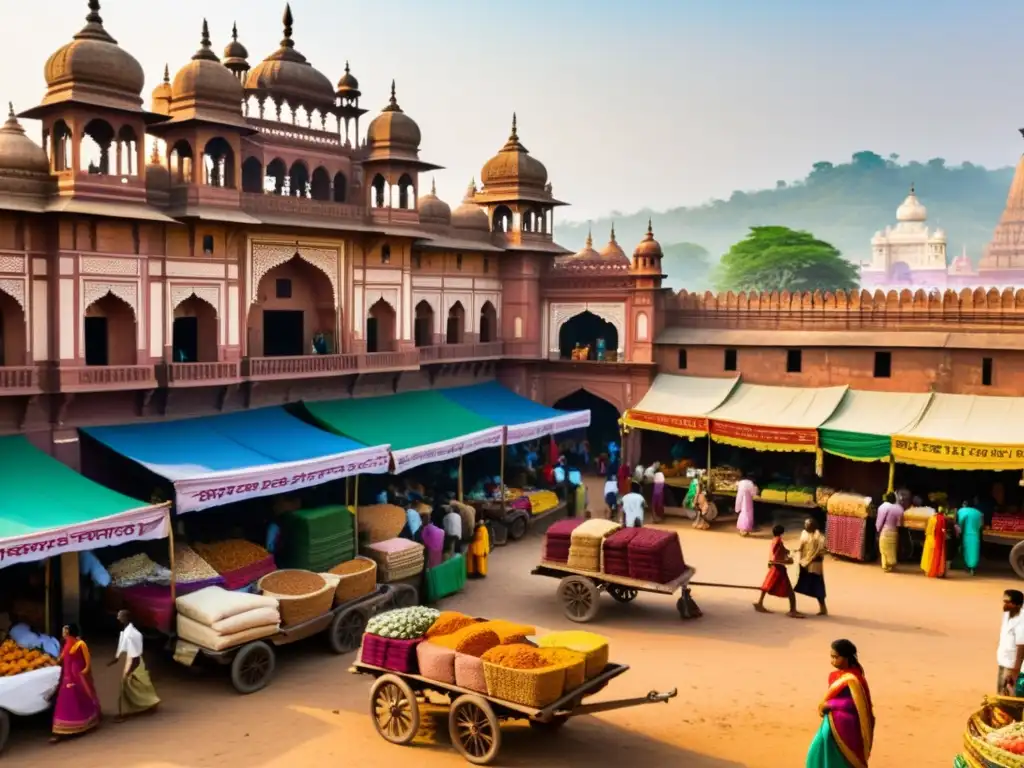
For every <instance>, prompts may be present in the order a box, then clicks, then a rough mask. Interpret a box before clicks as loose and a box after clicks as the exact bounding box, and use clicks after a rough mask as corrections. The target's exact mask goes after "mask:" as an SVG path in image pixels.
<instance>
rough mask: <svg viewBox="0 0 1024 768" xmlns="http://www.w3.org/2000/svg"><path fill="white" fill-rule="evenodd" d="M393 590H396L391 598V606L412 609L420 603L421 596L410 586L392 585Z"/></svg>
mask: <svg viewBox="0 0 1024 768" xmlns="http://www.w3.org/2000/svg"><path fill="white" fill-rule="evenodd" d="M391 589H392V590H394V591H393V594H392V596H391V604H392V605H393V606H394V607H395V608H411V607H412V606H414V605H418V604H419V602H420V596H419V593H417V592H416V589H415V587H411V586H409V585H408V584H392V585H391Z"/></svg>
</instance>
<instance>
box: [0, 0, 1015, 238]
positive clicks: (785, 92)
mask: <svg viewBox="0 0 1024 768" xmlns="http://www.w3.org/2000/svg"><path fill="white" fill-rule="evenodd" d="M0 3H2V4H3V6H4V11H5V13H4V18H5V21H6V22H7V24H6V25H5V27H6V29H7V34H5V35H4V45H3V47H2V48H0V99H2V100H3V101H6V100H13V101H14V104H15V107H16V108H17V109H18V110H19V111H20V110H22V109H26V108H28V107H30V106H32V105H34V104H36V103H37V102H38V101H39V99H40V98H41V96H42V95H43V92H44V81H43V65H44V63H45V61H46V58H47V57H48V56H49V54H50V53H51V52H52V51H53V50H55V49H56V48H57V47H59V46H60V45H62V44H63V43H64V42H66V41H67V40H69V39H70V38H71V36H72V35H73V34H74V33H75V32H76V31H77V30H78V29H79V28H80V27H81V26H82V24H83V21H84V18H85V14H86V13H87V7H86V6H87V3H86V0H39V1H37V2H24V1H23V0H0ZM283 7H284V3H283V2H282V1H281V0H247V1H246V2H242V1H241V0H216V1H215V2H213V1H212V0H175V1H174V2H173V3H171V2H164V3H160V2H154V3H143V2H138V0H134V1H133V2H130V1H129V0H104V1H103V2H102V15H103V18H104V22H105V24H106V27H107V29H108V31H109V32H110V33H111V34H112V35H113V36H114V37H115V38H116V39H117V40H118V42H119V43H120V44H121V45H122V46H123V47H124V48H125V49H127V50H128V51H130V52H131V53H132V54H133V55H134V56H135V57H136V58H137V59H138V60H139V61H140V62H141V63H142V66H143V68H144V70H145V72H146V78H147V82H146V90H145V98H146V102H147V105H148V102H149V92H150V91H151V90H152V88H153V86H154V85H156V83H157V82H158V81H159V79H160V76H161V74H162V72H163V66H164V63H165V62H168V63H169V64H170V67H171V74H172V77H173V74H174V72H175V71H176V70H177V68H178V67H180V66H181V65H183V64H184V63H185V62H186V61H188V59H189V57H190V56H191V55H192V53H193V52H194V51H195V49H196V48H197V47H198V43H199V36H200V28H201V24H202V19H203V17H204V15H205V16H206V17H207V18H208V19H209V22H210V31H211V35H212V37H213V38H214V44H215V47H216V48H217V49H218V51H219V50H220V49H222V48H223V46H224V45H225V44H226V43H227V42H228V40H229V36H230V31H231V22H232V21H233V20H237V21H238V25H239V32H240V39H241V40H242V42H243V43H245V45H246V46H247V47H248V49H249V53H250V61H251V63H253V64H255V63H257V62H258V61H260V60H261V59H262V58H263V57H264V56H266V55H267V54H269V53H271V52H272V51H273V50H274V49H275V48H276V47H277V42H278V40H279V39H280V37H281V22H280V19H281V15H282V10H283ZM292 10H293V13H294V16H295V29H294V39H295V41H296V47H297V48H298V50H300V51H301V52H302V53H304V54H305V55H306V57H307V58H308V59H309V60H310V61H311V62H312V64H313V65H314V66H316V67H317V68H318V69H320V70H321V71H322V72H324V74H326V75H327V76H328V78H329V79H330V80H331V81H332V82H336V81H337V80H338V78H339V77H340V76H341V74H342V71H343V68H344V64H345V60H346V59H349V60H350V61H351V65H352V72H353V74H355V75H356V76H357V77H358V78H359V81H360V85H361V88H362V91H363V100H362V106H363V107H365V108H367V109H370V110H371V111H372V112H371V114H370V115H367V117H366V118H365V121H366V122H365V123H364V125H365V124H366V123H368V121H369V118H370V117H372V114H373V113H375V112H376V111H377V110H379V109H380V108H381V107H383V106H384V105H385V104H386V103H387V89H388V84H389V82H390V80H391V79H392V78H395V80H397V84H398V100H399V103H400V104H401V105H402V108H403V109H404V110H405V111H406V112H407V113H408V114H409V115H411V116H412V117H414V118H415V119H416V121H417V122H418V123H419V125H420V128H421V129H422V132H423V146H422V148H421V156H422V157H423V158H425V159H428V160H431V161H433V162H436V163H438V164H439V165H443V166H445V168H446V170H443V171H438V172H437V174H436V179H437V186H438V192H439V194H440V196H441V197H442V198H444V199H446V200H448V201H449V202H450V203H453V204H454V203H457V202H458V201H459V200H460V199H461V197H462V194H463V192H464V190H465V187H466V184H467V183H468V181H469V179H470V177H471V176H476V175H478V174H479V170H480V167H481V165H482V164H483V163H484V162H485V161H486V160H487V158H489V157H490V156H491V155H492V154H494V152H495V151H496V150H497V149H498V148H499V147H501V145H502V143H503V142H504V140H505V138H506V137H507V135H508V131H509V125H510V122H511V115H512V112H513V110H515V111H517V112H518V114H519V135H520V138H521V139H522V141H523V143H524V144H525V145H526V146H527V147H528V148H529V150H530V151H531V153H533V154H534V155H535V156H536V157H537V158H539V159H540V160H541V161H543V162H544V163H545V165H546V166H547V168H548V172H549V175H550V178H551V181H552V183H553V185H554V191H555V194H556V196H558V197H559V198H561V199H563V200H567V201H569V202H571V203H572V207H571V208H569V209H565V210H564V211H563V213H562V214H561V216H562V217H563V218H570V219H574V220H580V219H585V218H588V217H596V216H599V215H602V214H605V213H608V212H610V211H613V210H620V211H633V210H636V209H639V208H644V207H651V208H654V209H656V210H657V209H664V208H668V207H673V206H677V205H686V204H695V203H700V202H703V201H705V200H708V199H710V198H712V197H727V196H728V195H729V194H730V193H731V192H732V190H734V189H755V188H761V187H764V186H773V185H774V183H775V181H776V180H777V179H787V180H791V179H794V178H798V177H801V176H803V175H804V174H805V173H806V172H807V170H808V169H809V168H810V165H811V164H812V163H813V162H815V161H817V160H826V159H827V160H832V161H842V160H844V159H846V158H848V157H849V155H850V154H852V153H853V152H855V151H858V150H861V149H872V150H875V151H878V152H880V153H882V154H888V153H890V152H898V153H899V154H900V155H901V157H903V158H905V159H921V160H924V159H928V158H930V157H935V156H941V157H945V158H946V159H947V160H948V161H950V162H951V163H956V162H960V161H962V160H970V161H972V162H976V163H981V164H984V165H988V166H992V167H995V166H1003V165H1011V164H1014V163H1016V161H1017V158H1018V157H1019V156H1020V154H1021V152H1022V150H1024V141H1022V139H1021V137H1020V136H1019V135H1018V134H1017V130H1016V129H1017V128H1018V127H1021V126H1024V98H1022V96H1024V52H1022V50H1021V47H1020V35H1021V30H1022V29H1024V3H1021V2H1019V0H885V1H884V2H883V1H882V0H829V1H828V2H821V1H820V0H628V1H627V2H623V1H622V0H617V1H615V0H586V1H584V0H546V1H544V0H518V2H515V3H510V2H495V1H494V0H487V1H486V2H481V1H480V0H385V1H384V2H369V1H368V0H362V1H361V2H345V1H344V0H293V2H292ZM364 130H365V129H364ZM30 131H31V133H32V135H34V136H35V137H38V129H37V127H35V126H32V127H31V128H30Z"/></svg>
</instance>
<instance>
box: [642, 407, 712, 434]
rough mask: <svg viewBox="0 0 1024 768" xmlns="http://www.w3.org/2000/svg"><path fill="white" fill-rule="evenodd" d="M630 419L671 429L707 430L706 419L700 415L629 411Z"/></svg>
mask: <svg viewBox="0 0 1024 768" xmlns="http://www.w3.org/2000/svg"><path fill="white" fill-rule="evenodd" d="M627 418H628V419H629V420H630V421H639V422H643V423H644V424H650V425H652V426H658V427H670V428H672V429H688V430H690V431H692V432H707V431H708V420H707V419H706V418H703V417H701V416H676V415H674V414H670V413H648V412H647V411H630V412H629V413H628V415H627Z"/></svg>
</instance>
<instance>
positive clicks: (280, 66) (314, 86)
mask: <svg viewBox="0 0 1024 768" xmlns="http://www.w3.org/2000/svg"><path fill="white" fill-rule="evenodd" d="M292 22H293V19H292V9H291V6H290V5H286V6H285V9H284V38H283V39H282V40H281V47H280V48H278V49H277V50H276V51H274V52H273V53H272V54H270V55H269V56H267V58H265V59H264V60H263V61H261V62H260V63H259V64H257V65H256V66H255V67H253V68H252V69H251V70H250V71H249V75H248V77H247V78H246V80H245V90H246V91H249V92H253V93H255V94H257V95H261V96H265V97H270V98H271V99H274V100H277V101H287V102H288V106H289V107H291V108H292V109H295V108H296V107H300V106H301V107H303V108H305V109H307V110H311V109H317V110H321V111H329V110H331V109H333V108H334V86H332V85H331V81H330V80H328V79H327V76H326V75H324V74H323V73H322V72H320V71H319V70H317V69H314V68H313V66H312V65H311V64H310V63H309V62H308V61H306V57H305V56H303V55H302V54H301V53H299V52H298V51H297V50H295V41H294V40H292Z"/></svg>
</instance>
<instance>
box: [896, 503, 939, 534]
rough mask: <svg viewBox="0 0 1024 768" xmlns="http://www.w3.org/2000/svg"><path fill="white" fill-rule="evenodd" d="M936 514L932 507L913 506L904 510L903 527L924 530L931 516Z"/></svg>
mask: <svg viewBox="0 0 1024 768" xmlns="http://www.w3.org/2000/svg"><path fill="white" fill-rule="evenodd" d="M934 515H935V510H934V509H932V508H931V507H911V508H910V509H908V510H905V511H904V512H903V527H904V528H909V529H911V530H915V531H923V530H924V529H925V528H927V527H928V520H929V518H931V517H933V516H934Z"/></svg>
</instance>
